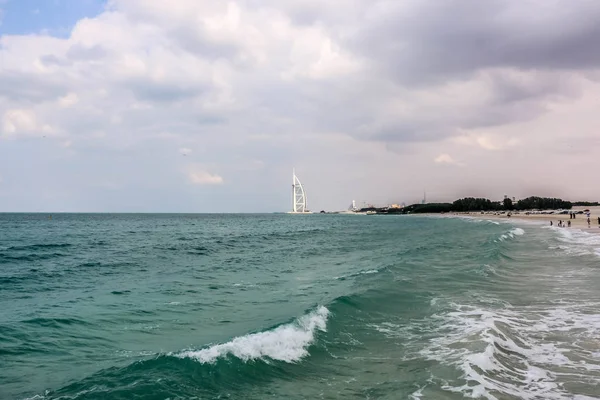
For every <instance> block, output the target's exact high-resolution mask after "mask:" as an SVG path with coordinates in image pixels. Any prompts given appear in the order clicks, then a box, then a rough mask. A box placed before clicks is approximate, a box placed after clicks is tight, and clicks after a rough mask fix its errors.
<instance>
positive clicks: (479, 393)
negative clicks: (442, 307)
mask: <svg viewBox="0 0 600 400" xmlns="http://www.w3.org/2000/svg"><path fill="white" fill-rule="evenodd" d="M597 308H598V305H597V304H595V305H590V306H587V307H582V306H581V305H560V306H558V307H556V308H552V309H550V310H543V309H541V310H534V309H526V310H523V309H521V310H518V311H517V310H515V309H510V308H502V309H497V310H494V309H490V310H486V309H482V308H475V307H467V306H456V311H451V312H447V313H445V314H439V315H435V316H434V322H435V323H434V324H431V321H429V324H427V325H425V326H424V327H423V329H426V330H427V331H431V329H432V327H433V330H434V333H436V335H435V337H434V338H432V339H431V340H430V341H429V344H428V345H427V346H426V347H425V348H422V347H419V348H418V349H417V350H416V352H417V354H416V355H417V356H418V357H423V358H426V359H428V360H435V361H438V362H440V363H442V364H446V365H447V364H450V365H453V366H455V367H456V368H458V369H459V370H460V371H462V373H463V379H464V381H463V382H464V383H463V382H448V383H446V384H445V385H444V386H443V389H445V390H448V391H451V392H456V393H462V394H463V395H464V396H467V397H474V398H478V397H481V398H487V399H496V397H495V396H494V395H492V394H491V393H493V392H496V393H501V394H503V395H508V396H513V397H515V398H522V399H537V398H544V399H571V398H573V396H572V395H570V394H569V393H567V392H566V391H565V389H564V387H563V385H562V383H560V382H559V379H558V377H559V376H560V375H561V374H562V375H563V376H564V375H565V374H568V375H569V376H570V379H575V378H576V377H577V376H581V379H582V381H585V380H586V379H587V380H589V379H590V378H591V376H590V375H588V376H583V375H582V371H587V372H588V373H591V374H593V375H594V376H595V377H596V378H600V359H598V358H597V357H594V354H595V353H594V351H595V349H597V339H596V337H597V332H598V330H600V314H598V313H596V312H597V311H594V310H596V309H597ZM379 328H380V329H378V331H379V332H382V333H384V334H385V335H386V336H389V337H392V336H394V333H395V331H394V327H393V326H392V325H391V324H388V325H386V326H383V325H380V326H379ZM402 333H403V334H404V333H406V331H404V332H402ZM396 334H397V333H396ZM549 335H552V337H553V339H552V340H546V339H545V338H546V337H547V336H549ZM588 348H589V349H590V350H586V349H588ZM574 377H575V378H574Z"/></svg>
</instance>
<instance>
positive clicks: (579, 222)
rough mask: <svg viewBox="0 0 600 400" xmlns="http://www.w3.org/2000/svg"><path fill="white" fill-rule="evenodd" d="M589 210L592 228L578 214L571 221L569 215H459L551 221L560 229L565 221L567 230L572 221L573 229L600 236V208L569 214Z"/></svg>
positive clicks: (581, 215)
mask: <svg viewBox="0 0 600 400" xmlns="http://www.w3.org/2000/svg"><path fill="white" fill-rule="evenodd" d="M584 210H589V211H590V227H589V228H588V223H587V216H586V214H585V213H584V214H576V218H575V219H569V214H557V213H554V214H526V213H527V212H528V211H512V215H511V216H510V217H509V216H508V215H507V214H506V213H505V214H500V213H498V212H493V211H490V212H485V213H484V214H481V212H468V213H457V215H469V216H472V217H478V218H482V217H485V218H487V219H494V220H496V219H497V220H513V221H515V220H517V221H518V220H521V221H526V222H538V223H540V224H546V225H550V221H552V226H554V227H558V222H559V221H563V224H564V226H565V229H569V227H566V226H567V221H571V227H570V228H571V229H581V230H582V231H585V232H589V233H597V234H600V227H599V226H598V217H600V206H595V207H573V208H572V209H571V210H569V212H579V211H584Z"/></svg>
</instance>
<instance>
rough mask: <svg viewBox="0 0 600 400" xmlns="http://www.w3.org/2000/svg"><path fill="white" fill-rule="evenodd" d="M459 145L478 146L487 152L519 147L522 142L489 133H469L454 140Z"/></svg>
mask: <svg viewBox="0 0 600 400" xmlns="http://www.w3.org/2000/svg"><path fill="white" fill-rule="evenodd" d="M452 140H453V141H454V142H456V143H458V144H463V145H468V146H478V147H480V148H482V149H485V150H492V151H495V150H505V149H508V148H510V147H514V146H517V145H518V144H519V143H520V141H519V139H517V138H515V137H505V136H501V135H493V134H489V133H468V134H464V135H461V136H456V137H454V138H453V139H452Z"/></svg>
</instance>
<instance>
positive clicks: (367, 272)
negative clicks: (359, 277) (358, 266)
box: [360, 269, 379, 274]
mask: <svg viewBox="0 0 600 400" xmlns="http://www.w3.org/2000/svg"><path fill="white" fill-rule="evenodd" d="M378 272H379V271H378V270H376V269H370V270H367V271H361V272H360V273H361V274H376V273H378Z"/></svg>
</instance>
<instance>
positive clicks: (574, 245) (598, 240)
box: [545, 227, 600, 256]
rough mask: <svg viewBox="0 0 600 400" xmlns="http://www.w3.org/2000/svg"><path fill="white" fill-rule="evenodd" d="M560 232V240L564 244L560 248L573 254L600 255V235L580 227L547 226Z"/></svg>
mask: <svg viewBox="0 0 600 400" xmlns="http://www.w3.org/2000/svg"><path fill="white" fill-rule="evenodd" d="M545 228H546V229H550V230H552V231H554V232H557V233H558V240H559V241H560V242H561V243H562V244H563V245H562V246H559V249H561V250H564V251H565V252H566V253H567V254H571V255H579V256H581V255H596V256H600V235H599V234H594V233H589V232H585V231H582V230H580V229H565V228H557V227H545Z"/></svg>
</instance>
